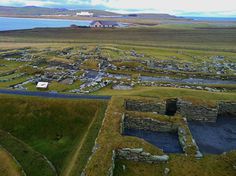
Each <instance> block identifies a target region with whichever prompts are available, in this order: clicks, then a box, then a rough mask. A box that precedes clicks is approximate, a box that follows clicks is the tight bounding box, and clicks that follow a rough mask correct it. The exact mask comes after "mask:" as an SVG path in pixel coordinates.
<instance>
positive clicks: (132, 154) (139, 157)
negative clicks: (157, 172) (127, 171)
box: [116, 148, 169, 163]
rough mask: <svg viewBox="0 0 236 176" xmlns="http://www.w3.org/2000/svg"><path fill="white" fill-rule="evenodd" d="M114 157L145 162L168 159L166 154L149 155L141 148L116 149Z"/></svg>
mask: <svg viewBox="0 0 236 176" xmlns="http://www.w3.org/2000/svg"><path fill="white" fill-rule="evenodd" d="M116 158H117V159H122V160H131V161H136V162H146V163H160V162H167V161H168V160H169V156H168V155H161V156H159V155H151V154H150V153H147V152H144V150H143V149H142V148H132V149H131V148H123V149H117V150H116Z"/></svg>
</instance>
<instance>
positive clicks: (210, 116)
mask: <svg viewBox="0 0 236 176" xmlns="http://www.w3.org/2000/svg"><path fill="white" fill-rule="evenodd" d="M177 108H178V111H179V113H180V114H181V115H182V116H183V117H186V118H187V120H188V121H191V120H197V121H205V122H215V121H216V119H217V115H218V109H217V107H214V108H211V107H207V106H206V105H195V104H193V103H192V102H190V101H184V100H178V101H177Z"/></svg>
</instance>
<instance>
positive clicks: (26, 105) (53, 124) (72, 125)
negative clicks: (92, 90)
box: [0, 96, 106, 175]
mask: <svg viewBox="0 0 236 176" xmlns="http://www.w3.org/2000/svg"><path fill="white" fill-rule="evenodd" d="M0 104H1V106H0V117H1V118H0V129H1V130H4V131H6V132H10V133H11V134H12V135H13V136H15V137H17V138H18V139H20V140H22V141H23V142H24V143H26V144H28V145H29V146H31V147H32V149H34V150H35V151H37V152H39V153H42V154H43V155H45V156H46V157H47V158H48V159H49V160H50V161H51V162H52V164H53V165H54V166H55V168H56V170H57V172H58V173H60V171H61V169H62V167H63V165H64V163H65V159H66V158H67V156H68V154H69V153H71V152H72V151H73V149H74V147H77V145H78V143H80V141H81V140H82V139H83V137H84V134H85V133H86V131H87V130H88V127H89V125H90V123H91V122H92V121H93V119H94V118H97V113H96V112H97V111H98V110H99V109H101V112H100V113H99V115H100V117H101V118H103V113H104V111H105V108H106V103H105V102H103V101H93V100H89V101H87V100H62V99H42V98H33V97H27V98H26V97H13V96H1V97H0ZM98 130H99V129H98ZM98 130H97V131H98ZM92 135H94V136H96V132H95V133H93V134H92ZM93 139H94V138H93ZM93 142H94V141H93ZM0 143H1V142H0ZM12 145H14V144H12ZM8 147H9V148H12V147H13V146H11V144H9V146H8ZM6 148H7V147H6ZM91 148H92V147H90V148H89V149H91ZM7 149H8V148H7ZM21 157H23V156H21ZM86 157H87V156H86ZM17 160H18V159H17ZM29 167H31V166H29ZM39 168H40V167H38V168H37V167H36V168H35V170H34V171H35V172H38V171H39ZM30 175H33V174H30ZM40 175H46V174H42V173H41V169H40Z"/></svg>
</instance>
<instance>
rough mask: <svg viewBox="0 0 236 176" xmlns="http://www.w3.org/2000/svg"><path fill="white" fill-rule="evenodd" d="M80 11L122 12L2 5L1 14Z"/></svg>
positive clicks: (106, 13)
mask: <svg viewBox="0 0 236 176" xmlns="http://www.w3.org/2000/svg"><path fill="white" fill-rule="evenodd" d="M79 11H88V12H92V13H94V15H95V16H119V15H120V14H116V13H112V12H107V11H102V10H69V9H65V8H46V7H36V6H26V7H8V6H0V15H2V16H8V15H10V16H14V15H15V16H18V15H21V16H41V15H76V13H77V12H79Z"/></svg>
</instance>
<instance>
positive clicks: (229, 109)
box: [218, 101, 236, 117]
mask: <svg viewBox="0 0 236 176" xmlns="http://www.w3.org/2000/svg"><path fill="white" fill-rule="evenodd" d="M218 108H219V112H218V115H220V116H224V115H226V116H234V117H236V102H223V101H221V102H219V106H218Z"/></svg>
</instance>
